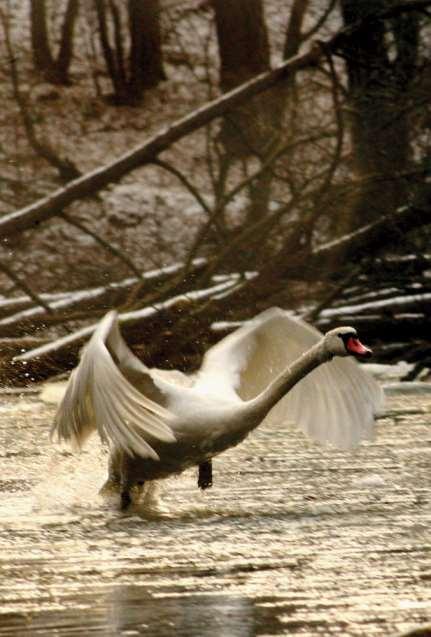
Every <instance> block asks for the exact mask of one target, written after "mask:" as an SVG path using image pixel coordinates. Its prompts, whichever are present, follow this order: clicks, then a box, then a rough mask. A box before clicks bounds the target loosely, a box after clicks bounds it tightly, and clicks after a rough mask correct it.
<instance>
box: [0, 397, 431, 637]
mask: <svg viewBox="0 0 431 637" xmlns="http://www.w3.org/2000/svg"><path fill="white" fill-rule="evenodd" d="M52 414H53V410H52V409H51V408H50V407H47V406H46V405H44V404H43V403H41V402H39V401H38V399H37V397H32V396H28V395H26V396H22V397H16V396H7V395H4V396H1V398H0V462H1V472H0V636H5V635H11V636H14V637H15V636H21V635H22V636H23V637H24V636H30V635H41V636H42V635H47V636H48V637H52V636H54V635H56V636H61V637H64V636H66V635H71V636H72V635H95V636H102V635H103V636H105V635H106V636H111V635H112V636H113V635H123V636H133V635H148V636H151V637H174V636H177V635H178V636H180V637H182V636H184V637H210V636H211V637H254V636H262V637H263V636H265V635H266V636H270V635H293V634H294V635H308V636H312V635H313V636H314V635H319V634H322V635H354V636H362V635H367V636H374V635H385V636H388V635H389V636H390V635H396V634H397V633H398V632H401V631H403V630H407V629H409V628H412V627H413V626H415V625H418V624H421V623H424V622H426V621H430V618H431V537H430V522H431V507H430V504H431V397H430V395H428V398H427V397H426V396H421V395H415V394H412V395H409V396H404V397H401V396H397V395H395V396H391V398H390V400H389V402H388V405H387V415H386V417H385V418H384V419H382V420H380V421H379V426H378V430H379V431H378V437H377V440H376V442H375V443H372V444H367V445H363V446H362V447H361V449H360V450H359V451H357V452H356V453H341V452H338V451H336V450H331V449H329V450H323V449H322V448H320V447H318V446H317V445H313V444H311V443H309V442H307V441H306V440H305V439H304V437H303V436H302V435H301V434H300V433H299V432H298V431H297V430H296V429H295V428H294V427H291V426H284V425H282V424H280V425H279V426H277V427H275V426H272V427H263V428H261V429H260V430H259V431H257V432H256V433H255V434H254V435H253V436H252V437H250V438H249V439H248V440H247V441H246V442H245V443H244V444H243V445H242V446H240V447H238V448H237V449H235V450H233V451H231V452H228V453H226V454H225V455H224V456H221V457H220V458H218V459H216V460H215V462H214V482H215V484H214V487H213V488H212V489H211V490H209V491H208V492H206V493H200V492H199V491H198V489H197V486H196V475H195V473H194V472H193V471H191V472H188V473H186V474H184V475H182V476H180V477H178V478H174V479H170V480H167V481H165V482H162V483H160V486H159V488H158V492H157V493H152V494H149V497H148V499H147V500H146V501H145V502H143V503H141V504H136V505H135V506H134V508H133V509H132V510H131V511H130V513H128V514H127V515H124V514H121V513H120V512H119V511H118V510H117V502H116V500H115V499H111V500H106V499H103V498H102V497H101V496H99V495H98V494H97V493H98V489H99V487H100V486H101V484H102V483H103V480H104V477H105V465H106V453H105V452H104V450H102V449H101V448H100V446H99V445H98V443H97V442H96V441H94V442H92V443H91V444H90V446H89V449H88V451H86V452H84V453H83V454H81V455H78V456H74V455H71V454H70V453H68V452H66V451H62V450H59V449H56V448H55V447H53V446H51V445H50V444H49V442H48V436H47V432H48V429H49V424H50V422H51V419H52ZM150 496H151V497H150Z"/></svg>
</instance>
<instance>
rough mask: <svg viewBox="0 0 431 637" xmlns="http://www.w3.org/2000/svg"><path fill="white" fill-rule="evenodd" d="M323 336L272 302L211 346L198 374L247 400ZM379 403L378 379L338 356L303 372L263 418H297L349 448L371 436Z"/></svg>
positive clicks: (311, 431)
mask: <svg viewBox="0 0 431 637" xmlns="http://www.w3.org/2000/svg"><path fill="white" fill-rule="evenodd" d="M321 338H322V334H321V333H320V332H319V331H318V330H316V329H314V328H313V327H311V326H310V325H308V324H307V323H305V322H303V321H301V320H299V319H297V318H293V317H292V316H290V315H289V314H288V313H287V312H285V311H283V310H280V309H278V308H271V309H270V310H266V311H265V312H263V313H262V314H260V315H259V316H257V317H256V318H255V319H253V320H252V321H250V322H249V323H247V324H246V325H245V326H244V327H241V328H240V329H239V330H236V331H235V332H233V333H232V334H230V335H229V336H227V337H226V338H225V339H223V340H222V341H221V342H220V343H218V344H217V345H215V346H214V347H213V348H211V350H209V351H208V352H207V354H206V356H205V358H204V361H203V365H202V368H201V370H200V372H199V377H200V378H201V382H203V379H204V378H205V376H207V375H208V376H213V377H214V376H215V377H217V378H218V379H219V380H220V384H222V383H224V386H225V387H226V388H230V389H231V390H232V389H233V390H235V391H236V392H237V393H238V395H239V396H240V397H241V398H242V399H243V400H249V399H252V398H254V397H256V396H257V395H258V394H259V393H260V392H261V391H263V390H264V389H265V388H266V387H267V386H268V384H269V383H270V382H272V381H273V380H274V379H275V378H276V377H277V376H278V375H279V374H280V373H281V372H282V371H284V370H285V369H286V367H287V366H288V365H290V364H291V363H292V362H293V361H295V360H296V359H297V358H298V357H299V356H300V355H301V354H302V353H303V352H305V351H307V350H308V349H309V348H310V347H312V346H313V345H314V344H315V343H317V342H318V341H319V340H320V339H321ZM381 405H382V392H381V389H380V387H379V386H378V385H377V383H376V382H375V380H374V379H373V378H372V377H371V376H370V375H369V374H368V373H366V372H365V371H364V370H363V369H361V367H360V365H359V364H358V363H356V361H354V360H351V359H346V358H338V357H337V358H334V359H333V360H332V361H330V362H328V363H325V364H323V365H321V366H320V367H318V368H316V369H315V370H313V371H312V372H311V373H310V374H309V375H308V376H306V377H305V378H303V379H302V380H301V381H300V382H299V383H298V384H297V385H296V386H295V387H294V388H293V389H292V390H291V391H290V392H289V393H288V394H286V396H285V397H284V398H283V399H282V400H281V401H280V402H279V403H278V404H277V405H276V406H275V407H274V408H273V409H272V410H271V412H270V413H269V414H268V416H267V417H266V419H265V421H280V420H289V421H293V422H295V423H296V424H297V425H298V426H299V427H300V428H301V429H302V430H303V431H304V433H306V434H307V435H308V436H310V437H311V438H313V439H314V440H317V441H319V442H321V443H323V444H326V443H329V444H334V445H336V446H338V447H341V448H344V449H346V448H350V447H354V446H356V445H357V444H359V442H360V441H361V440H366V439H370V438H372V435H373V426H374V417H375V414H376V413H377V411H378V410H379V409H380V408H381Z"/></svg>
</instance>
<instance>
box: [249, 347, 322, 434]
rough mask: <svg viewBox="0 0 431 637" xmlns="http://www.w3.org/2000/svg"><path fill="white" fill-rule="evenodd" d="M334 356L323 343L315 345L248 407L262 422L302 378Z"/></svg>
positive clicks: (250, 402)
mask: <svg viewBox="0 0 431 637" xmlns="http://www.w3.org/2000/svg"><path fill="white" fill-rule="evenodd" d="M331 358H332V355H331V354H330V353H328V351H327V350H326V348H325V347H324V344H323V341H320V342H319V343H317V344H316V345H314V346H313V347H312V348H311V349H309V350H308V351H307V352H305V353H304V354H302V356H300V357H299V358H298V359H297V360H296V361H295V362H294V363H292V365H289V367H287V369H285V370H284V371H283V372H282V373H281V374H280V375H279V376H278V377H277V378H276V379H275V380H274V381H272V383H270V384H269V385H268V387H267V388H266V389H264V390H263V392H261V393H260V394H259V395H258V396H257V397H256V398H254V399H253V400H250V401H248V407H249V408H250V409H251V411H252V412H253V413H255V414H256V416H257V418H258V423H259V422H262V420H263V419H264V418H265V416H266V415H267V413H268V412H269V411H270V410H271V409H272V408H273V407H274V406H275V405H276V404H277V403H278V402H279V400H281V399H282V398H283V396H285V395H286V394H287V393H288V392H289V391H290V390H291V389H292V388H293V387H294V386H295V385H296V383H298V382H299V381H300V380H301V379H302V378H304V377H305V376H307V374H309V373H310V372H312V371H313V369H315V368H316V367H319V365H321V364H322V363H325V362H326V361H328V360H330V359H331Z"/></svg>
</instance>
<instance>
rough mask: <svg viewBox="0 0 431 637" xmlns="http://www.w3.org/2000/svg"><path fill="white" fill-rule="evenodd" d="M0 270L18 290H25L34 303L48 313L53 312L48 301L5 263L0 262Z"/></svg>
mask: <svg viewBox="0 0 431 637" xmlns="http://www.w3.org/2000/svg"><path fill="white" fill-rule="evenodd" d="M0 271H1V272H3V274H5V275H6V276H7V277H8V278H9V279H10V280H11V281H13V282H14V283H15V285H16V286H17V287H18V288H19V289H20V290H22V291H23V292H25V294H27V295H28V296H29V297H30V298H31V299H32V300H33V301H34V302H35V303H36V305H40V306H41V307H43V308H44V310H46V311H47V312H49V313H50V314H52V313H53V310H52V309H51V308H50V306H49V305H48V303H45V301H44V300H43V299H42V298H41V297H40V296H39V294H37V292H34V290H32V289H31V288H30V287H29V286H28V285H27V283H26V282H25V281H22V279H21V278H20V277H19V276H18V275H17V274H15V272H14V271H13V270H11V269H10V268H9V267H8V266H7V265H6V264H5V263H1V262H0Z"/></svg>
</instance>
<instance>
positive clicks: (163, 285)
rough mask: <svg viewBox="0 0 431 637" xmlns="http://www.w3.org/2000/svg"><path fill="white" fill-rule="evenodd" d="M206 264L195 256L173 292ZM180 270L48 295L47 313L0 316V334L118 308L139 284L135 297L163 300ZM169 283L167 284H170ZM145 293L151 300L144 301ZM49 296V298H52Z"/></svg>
mask: <svg viewBox="0 0 431 637" xmlns="http://www.w3.org/2000/svg"><path fill="white" fill-rule="evenodd" d="M205 266H206V261H205V259H196V260H195V261H194V262H193V263H192V264H191V268H190V271H189V275H188V276H187V277H185V278H182V285H181V286H180V285H178V282H177V286H176V292H177V293H181V292H186V291H187V290H188V289H189V288H190V286H191V285H192V280H193V278H194V277H196V276H197V275H198V274H199V273H200V272H201V271H202V270H203V269H204V268H205ZM182 271H183V264H175V265H172V266H168V267H166V268H161V269H160V270H153V271H149V272H144V273H141V274H140V278H139V279H138V278H136V277H130V278H127V279H124V280H122V281H119V282H117V283H110V284H109V285H106V286H99V287H96V288H91V289H89V290H75V291H72V292H69V293H68V294H65V295H59V296H58V297H57V298H56V295H55V296H54V295H53V296H52V297H50V305H49V308H50V310H49V313H48V312H47V311H46V310H45V309H43V308H41V307H34V306H33V307H26V308H24V309H21V310H20V311H18V312H17V313H15V314H11V315H9V316H7V317H5V318H2V319H0V334H1V336H21V335H24V334H26V333H27V332H28V331H29V330H31V331H32V332H35V331H38V330H41V329H44V328H46V327H47V326H53V325H60V324H62V325H64V324H66V323H68V322H70V321H76V320H78V319H79V320H83V319H90V318H93V319H94V318H95V317H96V318H97V317H98V316H100V315H101V314H103V312H106V311H107V309H108V308H110V307H119V306H121V305H122V304H123V303H124V302H125V301H126V300H127V297H128V295H129V294H130V290H131V289H132V288H133V287H134V286H136V284H139V291H138V294H137V297H136V300H137V301H138V300H139V301H140V302H141V303H145V304H150V303H152V302H153V301H154V302H156V301H158V302H160V301H162V300H164V299H165V298H166V296H167V293H168V287H169V288H170V289H171V285H172V284H173V282H174V281H177V275H178V273H179V272H182ZM169 284H170V285H169ZM147 295H151V297H152V298H151V299H147V300H146V301H145V300H144V299H145V298H146V296H147ZM51 298H52V300H51Z"/></svg>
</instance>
